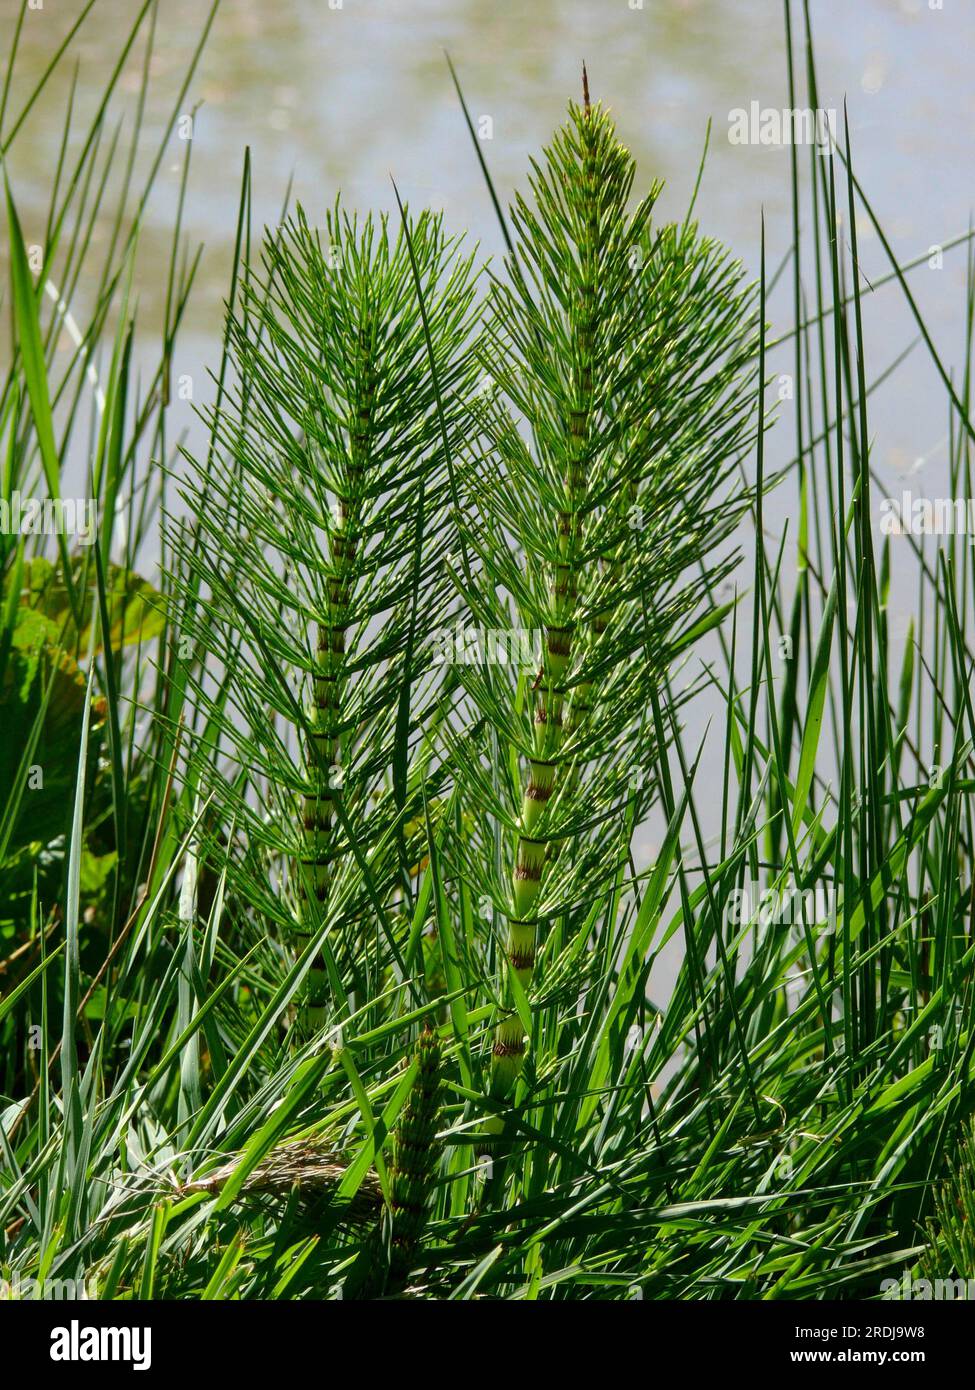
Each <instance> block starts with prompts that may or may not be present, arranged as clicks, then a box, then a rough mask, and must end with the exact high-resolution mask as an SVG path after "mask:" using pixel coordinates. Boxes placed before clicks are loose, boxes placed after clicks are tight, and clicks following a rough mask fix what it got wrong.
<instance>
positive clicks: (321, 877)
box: [297, 309, 378, 1034]
mask: <svg viewBox="0 0 975 1390" xmlns="http://www.w3.org/2000/svg"><path fill="white" fill-rule="evenodd" d="M375 345H376V333H375V324H374V322H373V320H372V316H371V315H370V313H369V311H368V309H366V310H365V312H364V315H363V322H362V324H361V325H360V329H359V345H358V346H359V351H358V363H357V371H356V376H355V388H356V389H355V391H354V393H353V397H352V399H351V401H350V409H349V415H348V420H347V432H348V458H347V460H346V466H345V475H346V478H347V480H348V491H347V492H346V493H345V494H344V495H342V496H340V497H338V499H337V505H336V509H335V513H334V515H333V518H332V524H331V526H330V527H329V528H328V541H327V544H328V561H329V568H328V577H327V580H326V585H325V610H326V611H325V613H324V615H323V617H322V620H321V621H320V622H319V624H318V634H317V646H316V652H315V670H314V676H313V680H312V704H311V708H310V710H309V712H308V714H309V720H308V722H309V729H310V737H309V740H308V748H307V750H306V751H307V756H306V770H307V777H308V783H309V786H310V788H311V791H310V793H309V794H306V796H305V797H304V799H303V804H302V856H301V864H300V866H299V868H300V873H299V882H300V885H301V888H300V905H299V912H300V923H301V925H300V926H299V928H298V932H297V934H298V935H299V936H304V937H308V936H311V935H312V934H313V932H314V931H315V929H316V927H317V925H318V921H317V918H318V913H319V912H320V910H321V908H320V906H319V905H320V904H322V903H324V902H325V900H326V899H327V897H328V891H329V885H330V879H331V861H332V858H333V856H334V853H335V847H334V845H333V834H332V832H333V805H332V800H333V797H334V795H335V792H336V790H337V789H336V787H334V786H333V782H334V780H335V778H336V775H337V769H338V768H339V767H340V764H341V752H342V750H341V740H340V738H339V734H338V730H339V728H340V726H341V721H342V717H343V688H344V683H345V678H346V672H345V659H346V649H345V639H346V632H347V630H348V627H349V624H350V621H351V614H350V607H351V603H352V587H353V582H352V572H353V569H354V565H355V559H356V554H357V550H358V544H359V539H360V534H359V528H360V510H361V500H360V499H361V493H362V483H363V479H364V477H365V473H366V469H367V467H368V463H369V453H370V444H371V439H372V426H373V412H374V404H375V396H376V388H377V385H378V381H377V373H376V370H375ZM312 894H313V895H314V899H315V903H314V904H313V903H312ZM327 991H328V978H327V975H326V972H325V968H324V963H323V962H322V960H321V957H318V958H317V959H316V960H315V961H314V962H313V964H312V966H311V968H310V970H309V972H308V979H307V985H306V991H305V998H304V1001H303V1004H302V1008H301V1025H302V1031H303V1032H305V1033H307V1034H311V1033H314V1032H317V1031H318V1029H320V1028H321V1027H323V1026H324V1023H325V1021H326V1017H327V1007H326V1005H327Z"/></svg>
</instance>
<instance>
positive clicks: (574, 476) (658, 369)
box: [453, 72, 755, 1130]
mask: <svg viewBox="0 0 975 1390" xmlns="http://www.w3.org/2000/svg"><path fill="white" fill-rule="evenodd" d="M583 81H584V100H583V104H582V106H581V107H580V106H576V105H574V104H573V105H570V108H569V118H568V121H567V123H566V125H565V126H564V127H563V128H562V129H561V130H560V131H559V133H558V134H557V135H556V137H555V139H554V141H553V143H552V145H551V146H550V147H549V148H548V149H547V150H546V152H545V155H544V159H543V161H542V164H541V165H539V164H534V165H533V175H532V178H531V180H530V185H531V192H532V195H533V205H532V206H530V205H529V203H528V202H526V201H525V200H524V199H523V198H521V197H520V196H519V197H518V198H517V200H516V202H515V205H514V208H513V210H512V222H513V224H514V229H515V243H514V248H513V251H512V254H511V255H510V256H509V258H508V260H507V264H506V270H507V276H506V278H505V279H500V278H493V280H492V286H491V294H490V300H489V304H488V307H487V311H486V316H485V324H484V332H483V336H482V339H481V342H480V345H479V360H480V365H481V370H482V373H483V376H482V385H481V390H480V392H479V396H478V399H477V403H476V405H475V410H474V414H475V421H476V425H477V442H476V445H475V449H474V451H473V461H472V465H471V467H470V468H468V469H467V470H465V479H466V480H467V483H468V492H467V495H466V498H465V506H464V508H463V515H462V519H461V521H460V530H461V534H462V536H463V538H464V539H465V541H466V543H467V544H468V546H469V547H470V549H471V551H472V552H473V553H474V554H475V555H476V556H477V558H478V560H479V568H478V572H477V575H476V577H475V578H474V581H473V584H472V585H471V586H469V587H467V588H466V589H464V588H463V586H460V587H461V588H462V592H463V598H464V600H465V601H466V603H467V605H468V607H469V609H470V612H471V614H472V616H473V617H474V619H475V621H476V622H478V623H479V624H482V625H484V626H486V627H489V628H493V629H496V628H509V627H514V628H515V629H516V630H526V629H527V630H529V631H532V632H534V633H537V634H539V635H540V638H541V642H540V645H541V662H540V664H539V668H538V670H537V671H536V672H535V674H534V681H533V684H532V686H531V689H530V691H529V690H528V689H527V681H526V678H525V673H524V672H523V671H522V672H520V673H514V672H513V671H511V670H510V669H505V668H501V669H498V668H497V667H496V666H490V665H489V664H488V663H487V662H483V663H481V664H479V665H474V666H467V665H465V667H464V670H463V674H462V675H461V681H462V683H463V685H464V687H465V690H466V694H467V696H468V697H469V699H470V703H471V707H472V709H473V712H474V713H473V716H472V723H473V724H476V726H477V728H478V730H479V731H480V730H482V729H484V730H489V731H490V739H491V740H493V742H494V745H495V746H496V748H497V749H498V750H499V752H500V757H499V758H498V759H497V762H496V764H495V766H496V767H498V768H499V769H500V776H498V777H495V778H494V780H493V781H492V778H491V777H490V776H489V775H485V773H484V771H483V770H482V762H483V758H484V754H485V749H486V747H488V746H489V745H486V744H485V743H484V740H483V736H482V735H481V734H480V732H479V734H478V736H477V737H476V738H472V739H471V740H470V741H469V742H468V744H467V745H466V746H464V747H461V746H460V745H457V746H456V747H455V749H454V758H453V762H454V764H455V768H456V778H457V782H458V784H459V786H460V788H461V800H462V804H463V805H464V806H465V807H466V808H467V809H468V810H471V811H473V812H475V820H476V821H477V822H478V824H479V825H486V826H489V827H492V826H497V827H498V828H499V829H500V830H501V832H502V834H501V836H500V839H499V840H497V841H495V838H494V834H493V830H491V829H489V830H488V831H487V832H486V833H485V834H484V835H483V836H482V837H481V839H480V842H479V844H478V845H477V848H476V850H475V849H472V847H471V845H470V843H469V842H468V843H466V844H459V843H458V844H457V845H456V846H455V852H456V854H457V862H458V863H459V864H460V865H461V866H462V868H463V870H464V871H465V872H466V873H467V874H468V876H469V882H470V884H471V889H472V894H473V895H474V896H475V898H476V899H477V900H481V899H483V898H484V897H485V896H487V897H488V898H489V899H490V901H491V902H492V904H493V907H494V908H495V909H496V911H497V912H498V914H499V915H500V916H501V917H502V918H503V920H504V921H505V922H506V930H505V937H504V941H503V947H502V951H503V957H504V981H503V985H502V990H501V1004H502V1009H503V1015H502V1017H501V1019H500V1021H499V1022H498V1024H497V1028H496V1032H495V1039H494V1047H493V1064H492V1082H491V1093H492V1095H493V1096H494V1097H495V1099H501V1098H503V1097H506V1096H508V1095H509V1093H510V1092H511V1089H512V1086H513V1085H514V1083H515V1082H516V1080H517V1079H518V1077H519V1075H520V1074H521V1071H522V1066H523V1059H524V1055H525V1048H526V1029H527V1028H528V1025H529V1022H530V1019H529V1016H528V1015H527V1014H526V1012H525V1002H526V999H527V996H528V994H529V991H531V990H532V988H533V985H534V973H533V972H534V967H535V961H536V951H537V945H538V934H539V929H540V927H541V926H542V925H543V924H551V923H559V924H560V931H564V930H565V929H566V928H567V927H568V926H569V925H570V923H571V922H572V920H573V914H577V913H578V910H579V909H580V907H583V906H586V905H588V906H591V905H592V903H593V901H595V900H597V899H598V898H599V895H600V894H601V893H602V892H603V891H604V889H605V885H606V884H607V883H608V882H609V881H610V880H611V878H612V876H613V875H614V874H615V873H616V871H617V870H618V867H619V864H620V862H621V858H623V859H625V848H624V839H623V838H622V831H623V829H624V823H625V819H626V815H625V812H626V806H627V803H628V801H629V802H633V801H635V802H636V803H637V805H638V806H639V808H640V811H641V812H643V811H645V809H646V805H647V793H648V790H649V788H648V787H645V786H644V782H643V776H642V769H644V768H647V767H648V766H649V765H650V756H649V755H650V751H651V748H652V740H653V732H654V730H653V725H652V722H651V721H650V720H649V719H648V714H647V712H648V709H649V706H650V698H651V693H652V692H654V691H656V690H657V687H658V684H659V682H660V680H661V675H662V673H663V672H664V671H666V669H667V667H668V665H669V663H670V662H671V661H672V659H673V658H674V657H675V656H676V655H677V653H678V652H679V651H680V650H681V648H682V647H683V646H684V645H685V644H686V643H687V641H688V640H689V638H690V636H691V634H692V633H694V632H695V631H697V632H700V631H702V630H703V626H706V625H707V624H706V623H705V624H704V625H703V626H702V624H701V623H699V622H698V621H697V619H698V617H699V616H700V615H701V614H702V613H704V612H706V611H707V605H708V597H709V593H710V590H711V589H712V588H713V586H714V585H715V583H716V582H717V581H718V580H719V579H720V578H721V577H722V575H723V574H724V573H725V572H726V571H727V568H728V565H729V563H730V561H729V559H728V557H727V556H725V557H723V558H721V559H716V558H709V557H713V556H714V554H715V552H716V549H717V547H718V546H719V545H720V543H721V542H722V541H723V540H724V539H725V538H726V537H727V536H728V535H729V533H730V531H731V529H732V527H733V525H734V523H735V520H736V518H737V516H738V514H739V510H740V507H741V505H742V502H743V498H742V497H741V496H740V495H739V497H738V498H735V497H730V498H729V497H727V496H725V497H722V496H721V495H720V490H721V488H722V486H723V485H724V484H726V483H727V480H728V478H729V475H730V473H731V470H732V469H733V467H734V465H735V464H736V463H737V462H738V460H739V459H740V457H741V455H742V453H743V451H744V449H745V448H746V447H747V445H748V443H749V440H750V426H749V423H748V420H747V417H746V413H745V409H744V401H745V399H746V396H745V393H746V391H747V387H748V384H749V382H750V380H751V377H752V375H753V370H754V368H753V366H750V365H749V364H750V363H751V359H752V357H753V351H754V331H755V316H754V307H753V302H752V298H751V295H750V293H749V291H748V290H746V289H743V288H742V287H741V284H740V269H739V267H738V266H737V265H735V264H731V263H728V262H727V261H726V259H725V257H724V255H723V253H722V252H721V251H720V249H719V248H717V247H716V246H714V245H713V243H710V242H708V241H706V240H702V239H699V238H698V237H697V234H696V229H695V228H694V227H693V226H692V225H690V224H684V225H683V226H679V227H664V228H661V229H659V230H658V229H656V228H655V227H654V226H653V224H652V213H653V208H654V203H655V201H656V198H657V196H658V193H659V186H658V185H654V186H653V187H651V189H650V191H649V192H648V193H647V194H646V195H645V196H644V197H643V198H642V199H641V200H640V201H639V202H638V203H637V204H636V206H635V208H634V209H633V210H632V211H630V210H628V205H629V201H630V195H631V192H632V187H633V182H634V174H635V165H634V161H633V159H632V157H631V156H630V154H629V152H628V151H627V150H626V149H625V147H624V146H623V145H622V144H621V143H620V142H619V140H618V139H617V137H616V134H615V130H614V126H613V123H612V121H611V119H610V117H609V114H608V112H607V111H606V110H605V109H604V108H603V107H602V106H600V105H592V104H591V103H590V100H589V93H588V83H587V79H586V76H585V72H584V74H583ZM725 491H727V489H725ZM692 569H693V570H694V573H693V574H692V573H690V571H691V570H692ZM712 613H713V610H712ZM711 620H713V617H712V619H711ZM661 699H663V696H662V694H661ZM563 848H565V852H564V853H563V852H562V850H563ZM498 867H500V870H501V877H498V875H497V872H496V869H497V868H498ZM498 1123H499V1121H498V1120H497V1119H493V1120H491V1121H489V1128H494V1129H495V1130H496V1129H497V1126H498Z"/></svg>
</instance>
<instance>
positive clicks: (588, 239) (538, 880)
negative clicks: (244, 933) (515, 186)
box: [491, 68, 625, 1098]
mask: <svg viewBox="0 0 975 1390" xmlns="http://www.w3.org/2000/svg"><path fill="white" fill-rule="evenodd" d="M571 114H572V117H573V120H574V123H575V126H576V130H577V132H578V137H579V142H580V155H581V160H580V163H581V171H580V178H579V181H578V184H577V186H576V187H575V188H571V187H569V188H567V189H566V195H567V197H568V199H569V200H570V204H571V205H572V206H573V211H574V212H575V227H574V228H572V232H573V234H574V235H575V236H576V239H577V250H578V258H579V262H578V277H579V283H578V286H577V297H576V298H575V299H574V300H573V301H572V302H570V306H569V315H568V317H569V339H570V350H571V367H570V400H571V405H570V408H569V410H568V414H567V419H566V422H565V445H566V463H565V470H564V477H563V486H564V505H563V507H562V509H561V510H560V511H559V513H558V517H557V522H556V524H557V542H558V547H557V553H558V561H557V563H556V564H555V565H554V566H553V567H552V577H551V582H550V595H549V597H550V621H549V622H548V623H547V624H546V629H545V645H544V651H543V669H542V671H541V673H540V675H539V679H538V682H537V700H536V706H535V721H534V734H533V741H534V748H533V756H532V757H531V758H530V759H529V768H528V784H527V786H526V787H525V789H524V793H523V796H522V805H521V818H520V825H519V832H518V835H517V838H516V843H515V856H514V858H515V867H514V872H513V878H512V899H513V909H514V910H513V912H512V914H511V916H510V917H509V918H508V934H507V944H506V956H507V966H506V969H507V971H508V972H509V973H510V974H513V975H514V976H515V977H516V979H517V980H518V983H519V984H520V985H521V987H522V989H523V990H526V991H527V989H528V987H529V985H530V983H531V979H532V974H533V971H534V968H535V953H536V949H537V929H538V918H537V915H536V911H535V908H536V904H537V901H538V897H539V894H540V892H541V887H542V878H543V875H544V872H545V865H546V860H547V850H548V845H549V840H548V839H547V838H545V837H544V836H542V837H536V836H535V835H534V834H533V832H534V831H535V829H536V828H537V827H538V824H539V821H540V820H541V819H542V816H543V813H544V810H545V807H546V805H547V803H548V802H549V800H550V799H551V797H552V795H553V793H554V792H555V790H556V789H557V784H558V780H559V767H560V762H559V752H560V749H561V746H562V742H563V706H564V703H565V676H566V671H567V668H568V666H569V662H570V660H571V657H572V646H573V636H574V633H575V622H576V606H577V602H578V595H579V570H580V565H579V562H578V552H579V549H580V547H581V543H582V534H583V516H582V508H583V507H584V505H585V501H586V495H587V487H588V464H589V458H590V454H591V448H592V439H591V432H592V408H593V353H594V350H595V336H596V329H597V322H596V299H597V292H598V279H597V277H598V273H599V248H600V225H599V223H600V217H599V205H600V200H601V183H602V180H603V179H605V178H608V177H611V176H612V173H613V170H614V166H615V165H618V160H619V153H620V152H622V153H623V154H624V155H625V151H624V150H623V147H622V146H621V145H620V144H619V142H618V141H617V140H616V138H615V134H614V131H613V126H612V122H611V121H610V120H609V117H608V115H607V114H606V112H605V111H603V110H602V109H601V108H599V107H596V108H593V107H592V106H591V104H590V101H589V84H588V78H587V75H586V70H585V68H583V107H582V111H581V112H580V111H579V110H578V108H574V107H573V108H571ZM507 983H508V988H507V995H508V997H507V999H506V1003H507V1004H509V1005H510V1004H511V1002H512V1001H511V994H512V990H511V985H510V979H509V980H508V982H507ZM526 1046H527V1040H526V1038H525V1034H524V1029H523V1027H522V1022H521V1018H520V1016H519V1015H518V1013H517V1011H515V1010H514V1009H512V1010H511V1012H510V1013H509V1014H508V1015H507V1016H506V1017H505V1018H504V1019H503V1020H502V1021H501V1022H500V1023H499V1024H498V1026H497V1029H496V1031H495V1040H494V1049H493V1057H492V1081H491V1091H492V1094H493V1095H494V1096H495V1097H498V1098H500V1097H503V1096H505V1095H507V1094H508V1093H509V1092H510V1090H511V1088H512V1087H513V1085H514V1083H515V1082H516V1081H517V1079H518V1077H519V1075H520V1074H521V1070H522V1067H523V1065H524V1058H525V1050H526Z"/></svg>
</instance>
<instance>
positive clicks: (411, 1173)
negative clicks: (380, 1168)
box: [389, 1019, 441, 1279]
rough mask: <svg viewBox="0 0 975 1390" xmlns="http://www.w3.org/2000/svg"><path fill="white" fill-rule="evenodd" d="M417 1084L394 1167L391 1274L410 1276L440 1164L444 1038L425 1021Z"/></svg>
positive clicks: (396, 1141) (400, 1129)
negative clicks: (441, 1073) (441, 1077)
mask: <svg viewBox="0 0 975 1390" xmlns="http://www.w3.org/2000/svg"><path fill="white" fill-rule="evenodd" d="M413 1057H414V1061H415V1062H416V1064H417V1073H416V1078H415V1080H414V1082H413V1085H412V1087H411V1088H410V1094H409V1097H408V1099H407V1102H406V1105H405V1106H404V1108H403V1111H402V1113H401V1114H400V1117H399V1122H398V1123H397V1126H396V1133H395V1135H394V1137H393V1160H392V1163H391V1164H390V1169H389V1177H390V1219H391V1230H392V1236H391V1242H390V1244H391V1255H390V1272H391V1275H392V1276H393V1278H394V1279H401V1278H403V1277H404V1276H405V1275H406V1274H408V1273H409V1270H410V1266H411V1264H412V1261H413V1257H414V1255H415V1254H416V1251H417V1248H418V1246H419V1244H420V1241H421V1239H422V1236H423V1232H424V1229H425V1227H426V1224H427V1216H428V1213H429V1210H430V1203H431V1200H432V1197H433V1189H434V1185H435V1182H436V1175H437V1165H438V1163H439V1161H440V1145H439V1143H438V1141H437V1128H438V1125H439V1121H440V1067H441V1057H440V1038H439V1036H438V1034H437V1030H436V1028H434V1027H433V1025H432V1024H431V1023H430V1021H429V1019H428V1020H427V1021H426V1023H425V1024H424V1027H423V1031H422V1032H421V1034H420V1036H419V1038H418V1039H417V1043H416V1047H415V1049H414V1053H413Z"/></svg>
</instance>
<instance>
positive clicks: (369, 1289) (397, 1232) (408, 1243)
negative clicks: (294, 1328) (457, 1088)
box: [345, 1019, 442, 1299]
mask: <svg viewBox="0 0 975 1390" xmlns="http://www.w3.org/2000/svg"><path fill="white" fill-rule="evenodd" d="M441 1060H442V1059H441V1052H440V1038H439V1036H438V1034H437V1030H436V1028H435V1027H434V1026H433V1025H432V1023H431V1022H430V1020H429V1019H427V1020H426V1021H425V1023H424V1025H423V1030H422V1032H421V1033H420V1036H419V1038H418V1039H417V1041H416V1045H415V1047H414V1049H413V1062H414V1063H415V1065H416V1076H415V1077H414V1078H413V1082H412V1085H411V1086H410V1093H409V1095H408V1096H407V1098H406V1103H405V1104H404V1106H403V1109H402V1110H401V1111H400V1114H399V1118H398V1120H397V1122H396V1128H395V1131H394V1133H393V1153H392V1158H391V1161H390V1164H389V1206H388V1209H387V1212H386V1215H385V1218H384V1220H382V1221H380V1222H379V1224H378V1225H376V1226H375V1227H374V1228H373V1230H372V1232H371V1234H370V1235H369V1237H368V1239H367V1240H366V1241H364V1242H363V1245H362V1248H361V1249H360V1252H359V1256H358V1259H357V1260H356V1261H355V1264H354V1265H353V1266H352V1269H351V1270H350V1272H349V1276H348V1278H347V1280H346V1285H345V1296H346V1297H347V1298H354V1299H370V1298H377V1297H379V1296H380V1295H381V1294H383V1293H387V1294H391V1293H398V1292H399V1291H400V1290H401V1289H402V1287H403V1284H404V1283H405V1281H406V1278H407V1276H408V1275H409V1272H410V1269H411V1268H412V1266H413V1261H414V1258H415V1256H416V1252H417V1250H418V1249H419V1247H420V1243H421V1241H422V1239H423V1232H424V1230H425V1229H426V1224H427V1217H428V1214H429V1211H430V1204H431V1202H432V1199H433V1192H434V1187H435V1184H436V1176H437V1165H438V1164H439V1161H440V1144H439V1142H438V1140H437V1129H438V1127H439V1123H440V1074H441ZM387 1256H388V1258H387Z"/></svg>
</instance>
